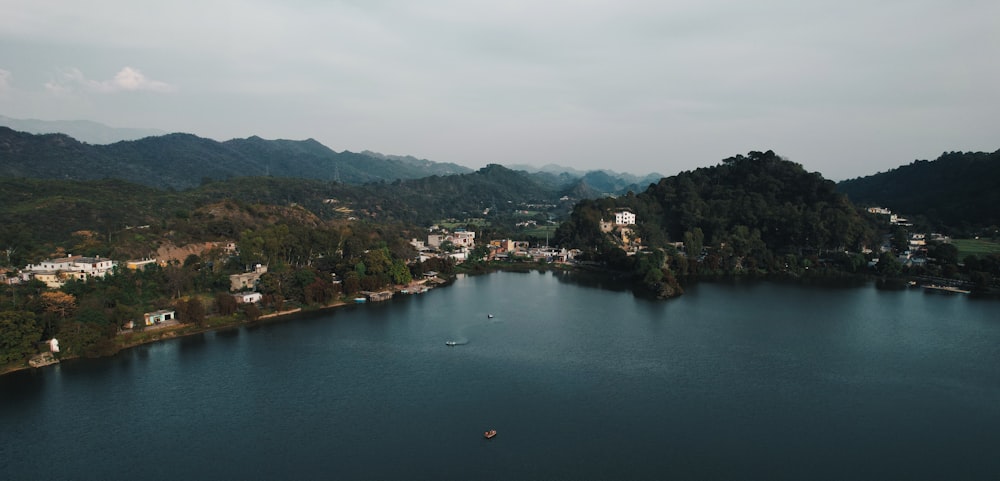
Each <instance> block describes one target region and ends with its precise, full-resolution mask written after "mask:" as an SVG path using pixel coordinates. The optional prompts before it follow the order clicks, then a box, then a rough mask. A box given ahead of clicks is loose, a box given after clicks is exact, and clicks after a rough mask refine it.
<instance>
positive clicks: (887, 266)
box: [555, 151, 1000, 296]
mask: <svg viewBox="0 0 1000 481" xmlns="http://www.w3.org/2000/svg"><path fill="white" fill-rule="evenodd" d="M623 209H624V210H629V211H631V212H633V213H635V215H636V218H637V222H636V225H635V226H628V227H629V228H628V229H627V230H629V231H634V232H633V233H632V235H630V236H622V235H612V234H611V233H607V232H602V230H601V228H600V227H601V221H602V220H608V219H610V218H612V217H613V215H614V212H616V211H620V210H623ZM616 234H620V232H617V233H616ZM627 237H632V238H637V239H639V240H640V241H639V242H631V241H630V242H629V243H626V240H627ZM890 238H891V241H892V243H893V245H894V246H895V249H896V250H894V251H890V252H888V253H882V252H880V251H881V249H882V248H883V245H884V243H885V242H887V239H890ZM555 240H556V241H557V242H560V243H562V244H563V245H570V246H574V247H578V248H581V249H583V250H585V251H586V252H587V253H588V255H589V256H590V258H592V259H594V260H596V261H600V262H603V263H605V264H607V265H610V266H612V267H615V268H617V269H619V270H622V271H628V272H632V275H633V276H634V279H635V280H636V281H637V282H638V283H639V285H641V286H644V287H646V288H648V289H649V290H652V291H654V292H657V293H659V294H660V295H664V296H668V295H671V294H672V293H675V292H676V291H677V288H676V286H673V281H672V279H675V278H677V277H679V278H681V279H684V278H690V277H693V276H694V277H704V276H706V275H709V276H717V275H726V276H732V275H737V276H771V277H773V276H782V277H794V278H801V277H802V276H833V277H841V276H845V275H847V276H853V275H869V274H875V275H884V276H898V275H900V274H903V273H904V272H905V273H907V274H911V275H945V276H955V275H956V274H957V273H959V270H958V269H957V267H955V265H956V263H957V262H958V259H957V256H956V255H954V254H955V251H954V247H953V246H950V245H943V246H939V245H931V247H930V249H929V250H930V253H931V257H932V258H935V259H937V260H938V262H937V263H921V264H920V266H919V267H913V268H911V269H909V270H906V271H904V267H903V266H902V265H901V263H900V261H898V260H897V259H896V254H901V253H902V252H903V251H904V250H906V249H907V247H906V246H907V242H908V240H907V232H906V231H904V230H903V229H902V228H900V227H896V228H895V230H893V229H892V228H891V227H890V226H889V225H888V222H887V221H885V220H883V219H879V218H877V216H874V215H871V214H868V213H866V212H864V211H863V210H862V209H860V208H858V207H856V206H855V205H853V204H851V203H850V202H849V201H848V198H847V196H846V195H844V194H842V193H839V192H837V190H836V188H835V185H834V183H833V182H831V181H829V180H826V179H824V178H823V177H822V176H821V175H820V174H818V173H810V172H807V171H805V170H804V169H803V168H802V166H801V165H799V164H796V163H793V162H790V161H787V160H784V159H782V158H780V157H779V156H777V155H776V154H775V153H774V152H772V151H767V152H750V153H749V154H747V155H746V156H743V155H737V156H735V157H731V158H728V159H725V160H723V161H722V163H720V164H719V165H716V166H713V167H706V168H700V169H696V170H694V171H688V172H682V173H680V174H678V175H675V176H672V177H667V178H664V179H662V180H661V181H660V182H658V183H657V184H655V185H651V186H650V187H649V188H648V189H646V190H645V191H644V192H641V193H639V194H629V195H627V196H624V197H619V198H614V199H612V198H604V199H596V200H585V201H582V202H580V203H578V204H577V205H576V206H575V207H574V209H573V213H572V215H571V216H570V219H569V220H568V221H566V222H565V223H563V224H562V225H561V226H560V227H559V229H558V230H557V231H556V237H555ZM623 248H624V249H628V248H632V249H636V252H635V255H632V256H627V255H625V253H624V252H625V250H623ZM949 254H950V255H949ZM650 256H655V257H653V258H652V260H650ZM935 256H936V257H935ZM994 257H996V256H993V257H990V256H987V258H984V259H970V260H968V264H969V265H970V266H972V265H974V266H976V267H975V268H968V269H966V271H965V273H964V274H963V275H964V278H966V279H971V278H973V277H975V275H976V272H975V270H974V269H981V271H982V273H983V275H984V276H986V277H982V276H981V277H979V278H978V279H979V281H978V282H977V285H979V286H980V287H983V288H986V287H989V286H990V285H992V284H994V283H995V282H994V281H992V280H990V278H991V276H994V277H997V276H1000V271H998V270H997V264H998V262H997V261H998V260H1000V259H996V258H994ZM877 259H881V260H880V261H877ZM872 261H876V262H877V264H876V268H874V269H872V268H871V267H870V263H871V262H872ZM945 264H947V265H945ZM949 265H950V266H951V267H949ZM994 271H996V272H994Z"/></svg>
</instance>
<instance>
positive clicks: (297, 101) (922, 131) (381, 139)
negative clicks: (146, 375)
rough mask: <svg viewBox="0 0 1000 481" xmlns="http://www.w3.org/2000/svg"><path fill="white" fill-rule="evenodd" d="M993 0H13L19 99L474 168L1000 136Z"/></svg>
mask: <svg viewBox="0 0 1000 481" xmlns="http://www.w3.org/2000/svg"><path fill="white" fill-rule="evenodd" d="M998 114H1000V2H998V1H996V0H969V1H963V0H951V1H944V0H941V1H925V0H907V1H893V0H881V1H877V2H873V1H867V0H866V1H854V0H837V1H809V0H757V1H754V2H749V1H726V0H684V1H672V0H650V1H645V0H609V1H601V0H574V1H568V0H567V1H541V0H533V1H522V0H504V1H489V2H482V1H475V0H423V1H420V0H413V1H393V0H351V1H326V0H294V1H288V0H282V1H277V0H275V1H265V0H240V1H236V0H228V1H220V0H172V1H170V2H142V1H135V0H88V1H79V0H0V115H6V116H8V117H15V118H35V119H44V120H77V119H85V120H95V121H98V122H101V123H105V124H108V125H112V126H116V127H142V128H158V129H164V130H168V131H180V132H190V133H193V134H197V135H200V136H204V137H210V138H214V139H218V140H227V139H230V138H235V137H249V136H251V135H259V136H261V137H264V138H269V139H273V138H287V139H305V138H310V137H311V138H315V139H316V140H319V141H320V142H322V143H323V144H325V145H327V146H328V147H330V148H332V149H334V150H337V151H342V150H352V151H361V150H365V149H368V150H374V151H379V152H383V153H387V154H401V155H414V156H417V157H421V158H428V159H431V160H435V161H441V162H454V163H458V164H462V165H466V166H469V167H473V168H477V167H480V166H483V165H485V164H487V163H502V164H515V163H527V164H534V165H538V166H541V165H544V164H548V163H555V164H560V165H565V166H572V167H575V168H579V169H596V168H609V169H612V170H616V171H626V172H632V173H637V174H645V173H648V172H653V171H655V172H659V173H661V174H664V175H672V174H676V173H677V172H680V171H682V170H690V169H694V168H697V167H702V166H710V165H715V164H717V163H719V161H721V160H722V159H723V158H726V157H729V156H732V155H735V154H740V153H744V154H745V153H746V152H748V151H751V150H767V149H771V150H774V151H775V152H776V153H778V154H779V155H781V156H783V157H785V158H788V159H790V160H793V161H795V162H798V163H800V164H802V165H803V166H804V167H805V168H806V169H807V170H809V171H817V172H820V173H822V174H823V175H824V176H825V177H827V178H830V179H833V180H842V179H846V178H852V177H857V176H863V175H869V174H873V173H876V172H879V171H885V170H888V169H891V168H894V167H897V166H900V165H904V164H907V163H909V162H911V161H912V160H914V159H934V158H936V157H937V156H938V155H940V154H941V153H942V152H944V151H956V150H958V151H991V152H992V151H995V150H997V149H1000V135H998V134H1000V127H998V125H1000V124H998V121H997V119H998Z"/></svg>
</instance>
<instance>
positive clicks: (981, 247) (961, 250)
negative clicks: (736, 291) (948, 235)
mask: <svg viewBox="0 0 1000 481" xmlns="http://www.w3.org/2000/svg"><path fill="white" fill-rule="evenodd" d="M951 243H952V244H954V245H955V247H958V258H959V259H963V258H965V256H970V255H973V256H984V255H986V254H1000V242H993V241H990V240H985V239H952V241H951Z"/></svg>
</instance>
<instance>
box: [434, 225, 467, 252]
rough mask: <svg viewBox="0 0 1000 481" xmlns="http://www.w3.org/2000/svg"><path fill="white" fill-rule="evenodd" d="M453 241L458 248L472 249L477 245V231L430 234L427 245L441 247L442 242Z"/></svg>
mask: <svg viewBox="0 0 1000 481" xmlns="http://www.w3.org/2000/svg"><path fill="white" fill-rule="evenodd" d="M445 242H451V243H452V245H454V246H455V247H456V248H465V249H472V248H473V247H476V233H475V232H470V231H464V230H463V231H455V232H451V233H448V232H445V233H441V234H429V235H428V236H427V246H428V247H433V248H435V249H440V248H441V244H444V243H445Z"/></svg>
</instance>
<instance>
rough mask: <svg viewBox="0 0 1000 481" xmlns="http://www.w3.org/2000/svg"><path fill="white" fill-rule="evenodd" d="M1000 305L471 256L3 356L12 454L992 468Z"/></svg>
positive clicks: (358, 462)
mask: <svg viewBox="0 0 1000 481" xmlns="http://www.w3.org/2000/svg"><path fill="white" fill-rule="evenodd" d="M998 307H1000V304H997V303H995V302H986V301H976V300H972V299H968V298H967V297H964V296H958V295H934V294H924V293H922V292H920V291H916V290H913V291H892V292H886V291H877V290H875V289H873V288H870V287H864V288H849V289H820V288H803V287H793V286H783V285H776V284H768V283H753V284H736V285H725V284H700V285H697V286H695V287H693V288H689V289H688V291H687V294H685V295H684V296H683V297H681V298H679V299H675V300H672V301H667V302H658V301H649V300H643V299H638V298H635V297H634V296H633V295H632V294H631V293H629V292H627V291H622V290H611V289H598V288H593V287H588V286H586V285H583V284H580V283H578V282H575V281H573V280H572V276H570V275H566V274H559V273H544V274H540V273H527V274H525V273H497V274H490V275H485V276H477V277H465V278H461V279H459V280H458V281H457V282H455V283H454V284H453V285H451V286H448V287H446V288H441V289H436V290H433V291H431V292H428V293H426V294H421V295H415V296H409V297H402V298H397V299H395V300H393V301H391V302H387V303H381V304H367V305H361V306H350V307H346V308H340V309H337V310H334V311H327V312H325V313H322V314H317V315H313V316H311V317H306V318H301V319H296V320H292V321H288V322H281V323H274V324H266V325H261V326H256V327H247V328H240V329H234V330H229V331H222V332H216V333H208V334H204V335H199V336H194V337H188V338H183V339H176V340H172V341H167V342H161V343H157V344H151V345H146V346H141V347H138V348H135V349H132V350H129V351H126V352H123V353H122V354H120V355H118V356H116V357H113V358H108V359H100V360H81V361H72V362H64V363H62V364H60V365H57V366H53V367H50V368H45V369H41V370H34V371H26V372H20V373H14V374H12V375H8V376H3V377H0V473H4V475H3V476H4V477H5V478H6V479H123V478H130V479H147V480H152V479H178V478H182V479H183V478H195V479H205V478H210V477H215V478H221V479H286V478H302V479H472V478H478V479H574V480H579V479H769V480H773V479H996V475H997V473H1000V456H998V455H997V452H998V449H1000V374H998V373H1000V370H998V369H997V366H998V361H1000V316H998V315H997V314H998V311H1000V310H998ZM489 314H493V315H494V317H493V318H492V319H491V318H489V316H488V315H489ZM448 340H458V341H461V342H465V344H463V345H460V346H455V347H448V346H446V345H445V341H448ZM490 428H493V429H496V430H497V431H498V435H497V437H496V438H494V439H492V440H485V439H483V438H482V432H483V431H485V430H486V429H490Z"/></svg>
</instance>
